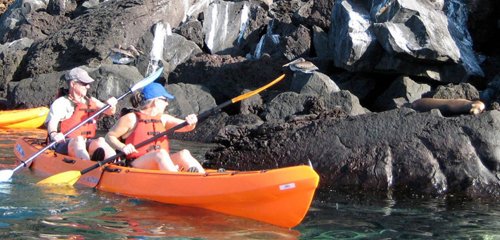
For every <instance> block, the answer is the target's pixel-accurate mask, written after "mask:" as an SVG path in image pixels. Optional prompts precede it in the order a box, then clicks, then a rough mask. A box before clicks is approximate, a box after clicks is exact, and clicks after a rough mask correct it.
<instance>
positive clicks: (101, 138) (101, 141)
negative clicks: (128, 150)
mask: <svg viewBox="0 0 500 240" xmlns="http://www.w3.org/2000/svg"><path fill="white" fill-rule="evenodd" d="M94 141H95V142H96V143H97V145H98V146H103V145H105V144H107V143H106V140H105V139H104V138H103V137H99V138H96V139H95V140H94Z"/></svg>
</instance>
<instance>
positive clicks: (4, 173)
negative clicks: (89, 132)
mask: <svg viewBox="0 0 500 240" xmlns="http://www.w3.org/2000/svg"><path fill="white" fill-rule="evenodd" d="M162 72H163V67H161V68H159V69H158V70H156V71H155V72H153V73H152V74H150V75H149V76H148V77H146V78H144V79H142V80H141V81H139V82H138V83H136V84H134V86H132V87H131V88H130V89H129V91H128V92H126V93H124V94H123V95H121V96H119V97H118V98H116V100H117V101H120V100H121V99H123V98H124V97H125V96H127V95H128V94H130V93H132V92H134V91H136V90H138V89H141V88H143V87H145V86H146V85H148V84H150V83H152V82H154V80H156V79H157V78H158V77H160V75H161V74H162ZM110 107H111V106H110V105H109V104H106V106H104V107H102V108H101V109H100V110H99V111H97V112H96V113H94V114H93V115H92V116H90V117H88V118H87V119H85V120H83V122H81V123H79V124H78V125H76V126H74V127H73V128H71V129H70V130H69V131H68V132H66V133H64V136H65V137H66V136H67V135H69V134H71V133H72V132H74V131H75V130H77V129H78V128H80V127H81V126H83V125H84V124H85V123H87V122H88V121H90V120H92V119H94V118H95V117H96V116H98V115H99V114H101V113H103V112H104V111H106V110H107V109H108V108H110ZM55 144H56V142H55V141H54V142H51V143H50V144H48V145H47V146H45V147H44V148H42V149H40V150H39V151H38V152H36V153H35V154H33V156H31V157H30V158H28V159H26V160H24V161H21V164H19V165H18V166H17V167H15V168H14V169H12V170H10V169H4V170H0V182H5V181H8V180H10V178H11V177H12V175H13V174H14V173H15V172H16V171H18V170H19V169H21V168H23V167H26V166H28V164H29V163H30V162H32V161H33V160H34V159H35V158H36V157H38V156H39V155H40V154H42V153H43V152H45V151H46V150H47V149H49V148H51V147H52V146H54V145H55Z"/></svg>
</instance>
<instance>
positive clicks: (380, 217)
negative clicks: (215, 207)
mask: <svg viewBox="0 0 500 240" xmlns="http://www.w3.org/2000/svg"><path fill="white" fill-rule="evenodd" d="M21 136H37V137H43V136H45V132H44V130H30V131H10V130H0V168H1V169H12V168H14V167H15V166H16V164H15V156H14V154H13V147H14V141H15V139H16V138H18V137H21ZM209 147H210V146H208V145H205V144H198V143H186V142H179V141H173V143H172V148H173V149H176V148H177V149H180V148H187V149H189V150H190V151H191V152H193V154H194V155H195V156H196V157H197V158H198V159H203V155H204V152H205V151H206V150H207V149H208V148H209ZM38 180H40V177H38V176H36V175H34V174H32V173H31V172H30V170H29V169H23V170H22V171H20V172H17V173H15V175H14V177H13V179H12V181H11V182H8V183H0V239H500V222H499V220H500V204H499V203H498V202H496V201H494V200H481V201H479V200H475V201H470V200H461V199H454V198H449V197H446V198H444V197H443V198H430V199H429V198H409V199H402V200H394V199H389V198H377V199H373V198H370V197H365V198H363V197H359V196H358V197H353V196H352V195H350V194H338V193H334V192H331V193H321V194H318V196H316V197H315V200H314V201H313V204H312V206H311V209H310V210H309V212H308V214H307V216H306V218H305V219H304V221H303V222H302V223H301V224H300V225H299V226H297V227H295V228H293V229H284V228H280V227H276V226H272V225H269V224H265V223H260V222H256V221H252V220H248V219H243V218H238V217H232V216H228V215H224V214H220V213H216V212H212V211H208V210H203V209H197V208H189V207H182V206H174V205H167V204H160V203H155V202H151V201H145V200H139V199H134V198H128V197H124V196H120V195H117V194H112V193H106V192H101V191H96V190H94V189H90V188H85V187H80V186H75V187H57V188H46V187H39V186H37V185H35V183H36V182H37V181H38ZM159 184H161V183H159ZM325 195H326V197H325ZM324 199H328V200H324Z"/></svg>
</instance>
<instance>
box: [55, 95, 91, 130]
mask: <svg viewBox="0 0 500 240" xmlns="http://www.w3.org/2000/svg"><path fill="white" fill-rule="evenodd" d="M75 104H76V107H75V110H74V111H73V115H71V117H70V118H68V119H66V120H64V121H61V132H62V133H66V132H68V131H69V130H70V129H72V128H73V127H74V126H76V125H78V124H80V123H81V122H83V120H85V119H87V118H89V117H90V116H92V114H94V113H95V112H97V105H96V104H95V103H94V101H91V100H90V99H87V104H84V103H75ZM96 129H97V123H96V121H95V119H92V120H90V121H88V122H87V123H85V124H83V125H82V126H81V127H79V128H78V129H76V130H75V131H73V132H72V133H70V134H69V135H67V136H66V137H67V138H74V137H78V136H84V137H86V138H93V137H95V133H96Z"/></svg>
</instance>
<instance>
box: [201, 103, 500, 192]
mask: <svg viewBox="0 0 500 240" xmlns="http://www.w3.org/2000/svg"><path fill="white" fill-rule="evenodd" d="M499 130H500V112H498V111H491V112H487V113H484V114H481V115H479V116H463V117H456V118H443V117H441V116H438V115H435V114H432V113H416V112H414V111H413V110H410V109H407V108H403V109H400V110H393V111H388V112H384V113H379V114H364V115H359V116H355V117H347V118H346V117H345V116H342V115H340V117H339V115H338V114H337V115H336V117H320V118H319V119H317V120H314V121H290V122H287V123H285V124H279V123H275V124H273V123H271V122H268V123H266V124H263V125H261V126H260V127H259V128H258V129H256V130H254V131H251V132H249V133H248V135H247V136H241V137H240V138H238V139H234V138H233V139H230V141H221V142H225V143H226V145H225V147H224V148H219V149H215V150H213V151H212V152H210V153H208V154H207V157H208V159H210V161H209V163H208V165H211V166H215V167H225V168H229V169H231V168H237V169H266V168H276V167H283V166H292V165H298V164H307V163H308V161H311V162H312V164H313V166H314V168H315V169H316V171H318V172H319V174H320V175H321V180H320V184H321V187H322V188H323V189H340V190H345V189H349V190H361V191H364V192H382V193H389V192H390V193H394V194H408V193H410V194H431V195H439V194H444V193H453V194H460V193H465V194H466V195H469V196H480V195H482V196H500V188H499V186H500V180H499V170H500V153H499V152H498V150H497V149H498V147H499V146H500V137H498V134H496V133H497V132H498V131H499ZM248 136H252V139H254V140H253V141H248ZM228 142H229V143H230V144H228Z"/></svg>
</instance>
